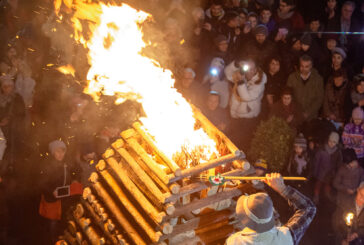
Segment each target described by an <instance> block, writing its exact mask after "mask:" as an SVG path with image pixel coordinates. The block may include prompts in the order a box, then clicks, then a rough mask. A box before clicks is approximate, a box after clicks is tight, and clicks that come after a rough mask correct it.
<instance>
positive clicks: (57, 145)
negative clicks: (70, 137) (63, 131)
mask: <svg viewBox="0 0 364 245" xmlns="http://www.w3.org/2000/svg"><path fill="white" fill-rule="evenodd" d="M59 148H63V149H65V150H66V149H67V147H66V144H65V143H64V142H63V141H62V140H54V141H52V142H51V143H49V145H48V149H49V151H50V152H51V154H53V153H54V152H55V151H56V150H57V149H59Z"/></svg>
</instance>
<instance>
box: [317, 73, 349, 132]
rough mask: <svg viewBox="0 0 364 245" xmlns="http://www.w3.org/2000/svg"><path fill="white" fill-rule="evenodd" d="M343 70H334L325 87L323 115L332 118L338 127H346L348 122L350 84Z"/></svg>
mask: <svg viewBox="0 0 364 245" xmlns="http://www.w3.org/2000/svg"><path fill="white" fill-rule="evenodd" d="M348 83H349V82H348V78H347V77H346V74H345V73H344V72H343V71H342V70H338V71H336V72H334V74H333V75H332V76H331V77H330V78H329V81H328V83H327V84H326V89H325V98H324V105H323V116H324V117H325V118H327V119H328V120H331V121H332V122H333V123H334V125H336V126H337V127H344V123H345V122H346V114H345V109H346V101H347V97H348V95H349V93H348V92H349V90H348V87H349V84H348Z"/></svg>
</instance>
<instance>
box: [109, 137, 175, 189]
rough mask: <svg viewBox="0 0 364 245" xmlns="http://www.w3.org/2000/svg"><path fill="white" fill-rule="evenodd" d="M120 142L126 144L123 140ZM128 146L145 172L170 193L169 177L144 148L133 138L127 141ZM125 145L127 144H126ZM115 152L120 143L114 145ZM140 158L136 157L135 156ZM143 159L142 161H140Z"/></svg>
mask: <svg viewBox="0 0 364 245" xmlns="http://www.w3.org/2000/svg"><path fill="white" fill-rule="evenodd" d="M120 141H122V142H124V141H123V140H122V139H120ZM127 142H128V146H129V147H130V148H131V149H133V151H134V152H132V151H131V152H129V153H130V154H131V155H132V156H133V157H134V159H135V160H136V161H137V162H138V163H139V165H140V166H141V167H142V168H143V170H144V171H145V172H146V173H147V174H148V175H149V176H150V177H151V178H152V179H153V180H154V181H155V182H156V183H157V184H158V185H159V186H160V187H161V188H162V189H163V190H164V191H165V192H167V193H168V192H170V190H169V189H168V187H167V186H166V185H167V184H168V183H169V177H168V175H167V174H166V173H165V172H164V171H163V170H162V169H161V168H160V167H159V166H158V164H157V163H156V162H155V161H154V160H153V159H152V158H151V157H150V156H149V155H148V153H147V152H146V151H145V150H144V149H143V147H142V146H141V145H140V144H139V143H138V142H137V141H136V140H135V139H133V138H129V139H127ZM124 145H125V144H124ZM124 145H123V146H124ZM112 146H113V148H114V149H115V150H118V149H119V148H120V147H119V146H120V143H119V144H118V145H117V144H112ZM133 153H135V155H137V156H138V157H136V156H135V155H133ZM139 158H141V159H139ZM173 177H174V175H173Z"/></svg>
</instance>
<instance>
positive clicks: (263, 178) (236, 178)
mask: <svg viewBox="0 0 364 245" xmlns="http://www.w3.org/2000/svg"><path fill="white" fill-rule="evenodd" d="M223 177H224V179H226V180H265V179H266V177H259V176H223ZM283 179H284V180H301V181H306V180H307V179H306V178H305V177H283Z"/></svg>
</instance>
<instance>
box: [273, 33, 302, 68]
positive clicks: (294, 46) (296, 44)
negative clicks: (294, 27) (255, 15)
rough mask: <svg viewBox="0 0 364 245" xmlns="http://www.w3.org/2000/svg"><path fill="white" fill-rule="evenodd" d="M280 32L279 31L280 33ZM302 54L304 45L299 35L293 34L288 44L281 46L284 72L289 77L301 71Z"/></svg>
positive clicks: (280, 51)
mask: <svg viewBox="0 0 364 245" xmlns="http://www.w3.org/2000/svg"><path fill="white" fill-rule="evenodd" d="M278 32H279V31H278ZM301 52H302V44H301V40H300V37H299V35H297V34H293V35H291V36H290V37H288V40H287V42H286V43H283V45H280V47H279V53H280V56H281V57H282V65H281V67H282V70H283V71H284V73H285V74H287V75H289V74H291V73H292V72H294V71H297V70H298V69H299V59H300V56H301Z"/></svg>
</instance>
